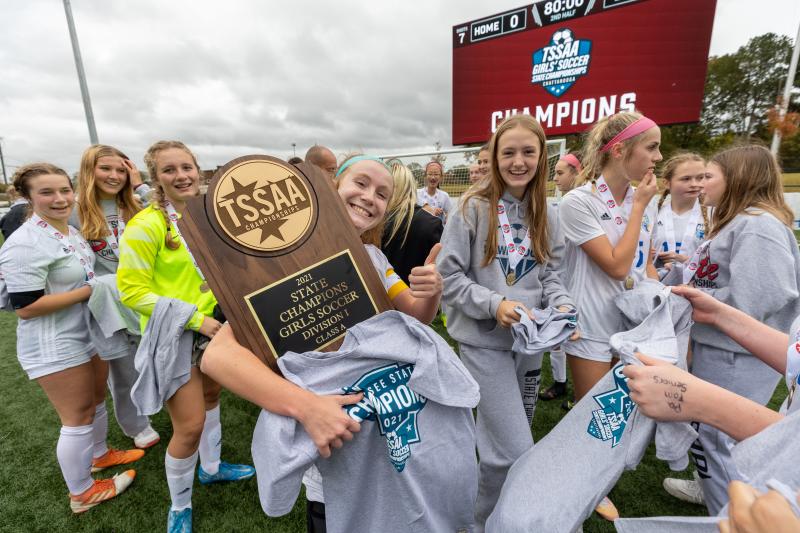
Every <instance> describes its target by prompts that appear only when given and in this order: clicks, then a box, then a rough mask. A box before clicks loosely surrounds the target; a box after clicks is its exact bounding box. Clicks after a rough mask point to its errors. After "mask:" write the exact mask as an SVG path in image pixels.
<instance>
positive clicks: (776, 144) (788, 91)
mask: <svg viewBox="0 0 800 533" xmlns="http://www.w3.org/2000/svg"><path fill="white" fill-rule="evenodd" d="M798 57H800V25H798V27H797V37H795V39H794V52H792V61H791V63H789V75H788V76H787V77H786V85H785V86H784V87H783V99H782V100H781V101H780V103H779V104H778V124H780V121H781V120H783V118H784V117H785V116H786V111H787V110H788V109H789V99H790V98H791V97H792V87H793V86H794V77H795V74H797V59H798ZM781 136H782V134H781V130H780V128H775V132H774V133H773V134H772V146H771V147H770V150H771V151H772V153H773V154H775V155H778V149H779V148H780V146H781Z"/></svg>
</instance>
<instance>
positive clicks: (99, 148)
mask: <svg viewBox="0 0 800 533" xmlns="http://www.w3.org/2000/svg"><path fill="white" fill-rule="evenodd" d="M114 156H116V157H120V158H122V159H128V156H126V155H125V154H124V153H122V152H121V151H119V150H117V149H116V148H114V147H113V146H108V145H105V144H93V145H92V146H90V147H89V148H87V149H86V150H85V151H84V152H83V155H82V156H81V165H80V170H79V171H78V220H80V222H81V233H82V234H83V236H84V237H85V238H86V239H87V240H93V241H96V240H100V239H102V238H103V237H105V236H106V235H109V234H110V233H111V231H110V230H109V229H108V224H107V222H106V216H105V214H104V213H103V208H102V207H101V206H100V191H99V189H98V187H97V180H96V178H95V175H94V169H95V167H96V166H97V162H98V161H99V160H100V158H101V157H114ZM126 176H127V179H126V181H125V186H124V187H123V188H122V190H121V191H119V192H118V193H117V196H116V198H115V199H114V200H115V202H116V204H117V207H118V208H119V210H120V212H121V214H122V220H124V221H125V222H126V223H127V222H128V221H129V220H130V219H131V218H133V215H135V214H136V213H138V212H139V211H141V210H142V204H141V203H140V202H139V201H138V200H137V199H136V197H135V196H134V195H133V186H132V185H131V176H130V173H129V172H127V171H126Z"/></svg>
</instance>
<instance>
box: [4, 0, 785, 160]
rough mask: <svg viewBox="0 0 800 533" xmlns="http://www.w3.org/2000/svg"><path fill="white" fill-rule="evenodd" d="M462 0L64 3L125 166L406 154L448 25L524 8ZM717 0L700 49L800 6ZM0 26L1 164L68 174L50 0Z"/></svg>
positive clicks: (78, 136)
mask: <svg viewBox="0 0 800 533" xmlns="http://www.w3.org/2000/svg"><path fill="white" fill-rule="evenodd" d="M523 4H524V2H507V1H505V0H503V1H501V2H499V3H494V4H492V5H491V6H489V5H487V4H486V3H485V2H481V1H479V0H464V1H462V2H442V1H434V2H428V3H417V2H406V3H403V4H389V3H382V2H370V3H366V2H357V1H355V0H342V1H340V2H336V3H332V2H310V1H295V2H288V1H270V2H259V1H256V0H228V1H226V2H211V1H207V0H195V1H189V0H173V1H171V2H162V1H158V0H139V1H137V2H121V1H116V2H115V1H110V2H102V1H96V0H95V1H90V0H72V7H73V14H74V17H75V23H76V26H77V30H78V35H79V39H80V44H81V49H82V53H83V59H84V64H85V68H86V73H87V77H88V83H89V88H90V92H91V97H92V103H93V108H94V114H95V119H96V122H97V129H98V133H99V136H100V140H101V142H104V143H107V144H112V145H114V146H118V147H119V148H121V149H122V150H123V151H125V152H126V153H128V154H129V155H130V156H131V157H132V158H134V160H136V161H140V160H141V156H142V154H143V153H144V151H145V150H146V148H147V146H149V145H150V144H151V143H152V142H154V141H156V140H158V139H162V138H177V139H181V140H183V141H184V142H186V143H187V144H188V145H189V146H191V147H192V148H193V149H194V150H195V151H196V153H197V155H198V158H199V160H200V162H201V165H202V166H204V167H207V168H213V167H214V166H216V165H220V164H224V163H225V162H227V161H228V160H229V159H231V158H233V157H237V156H240V155H244V154H247V153H253V152H262V153H263V152H266V153H271V154H274V155H276V156H279V157H287V156H288V155H291V143H296V145H297V152H298V154H299V155H302V154H304V153H305V150H306V149H307V148H308V147H309V146H310V145H312V144H314V143H320V144H325V145H328V146H331V147H332V148H333V149H334V151H335V152H336V153H342V152H345V151H348V150H352V149H365V150H369V151H378V152H407V151H414V150H419V149H431V148H432V146H433V143H434V142H436V141H440V142H441V143H442V144H443V145H444V146H448V145H449V144H450V142H451V138H450V121H451V114H452V111H451V91H452V87H451V79H452V77H451V76H452V75H451V72H450V68H451V57H452V50H451V37H450V28H451V27H452V26H453V25H455V24H459V23H462V22H466V21H469V20H472V19H476V18H480V17H483V16H486V15H489V14H491V13H494V12H499V11H502V10H505V9H511V8H516V7H519V6H520V5H523ZM749 5H750V4H749V3H747V4H746V3H745V2H744V0H725V1H724V2H723V1H720V2H718V5H717V10H718V12H717V22H716V25H715V32H714V37H713V40H712V53H715V54H719V53H726V52H730V51H733V50H735V49H736V48H737V47H738V46H740V45H742V44H744V43H745V42H746V40H747V39H748V38H749V37H752V36H754V35H757V34H760V33H764V32H765V31H775V32H778V33H783V34H789V35H794V32H795V31H796V27H794V25H795V24H796V23H797V20H798V18H800V7H798V5H797V4H796V1H795V0H775V1H774V2H772V3H771V6H772V9H773V11H774V12H780V13H782V15H785V16H781V17H761V18H760V20H761V22H758V24H761V25H762V26H763V27H762V26H758V27H754V26H753V24H755V23H756V22H757V21H755V20H754V19H752V17H749V18H748V17H747V13H748V12H749V11H748V10H749V9H750V7H748V6H749ZM3 22H4V24H3V32H0V64H2V65H3V71H2V74H0V137H3V151H4V154H5V155H6V160H7V163H8V164H9V165H12V166H13V165H19V164H22V163H25V162H29V161H33V160H48V161H52V162H54V163H56V164H59V165H61V166H64V167H65V168H66V169H67V170H69V171H70V172H73V171H74V170H75V169H76V168H77V165H78V160H79V158H80V154H81V152H82V151H83V149H84V148H85V147H86V146H87V145H88V143H89V141H88V133H87V128H86V123H85V120H84V115H83V106H82V103H81V97H80V91H79V88H78V83H77V78H76V75H75V65H74V63H73V58H72V50H71V48H70V43H69V35H68V33H67V27H66V21H65V17H64V11H63V7H62V5H61V2H59V1H57V0H26V1H25V2H13V3H12V2H7V3H6V5H4V8H3Z"/></svg>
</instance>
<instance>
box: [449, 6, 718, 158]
mask: <svg viewBox="0 0 800 533" xmlns="http://www.w3.org/2000/svg"><path fill="white" fill-rule="evenodd" d="M715 8H716V0H542V1H539V2H536V3H534V4H531V5H528V6H525V7H521V8H518V9H513V10H510V11H506V12H503V13H498V14H496V15H492V16H489V17H485V18H482V19H478V20H474V21H471V22H467V23H464V24H458V25H456V26H454V27H453V144H468V143H478V142H484V141H486V140H487V139H488V138H489V137H490V136H491V134H492V133H493V132H494V130H495V129H497V126H498V124H499V123H500V122H502V121H503V119H505V118H506V117H508V116H511V115H514V114H517V113H527V114H530V115H533V116H534V117H536V118H537V119H538V120H539V122H541V124H542V126H544V129H545V132H546V133H547V134H548V135H565V134H568V133H578V132H582V131H584V130H586V129H587V128H588V127H589V126H590V125H591V124H593V123H594V122H596V121H597V120H598V119H600V118H602V117H604V116H607V115H611V114H613V113H616V112H618V111H633V110H634V109H636V110H639V111H641V112H643V113H644V114H646V115H647V116H649V117H650V118H652V119H653V120H655V121H656V122H658V123H659V124H676V123H685V122H696V121H697V120H699V118H700V110H701V106H702V100H703V86H704V83H705V76H706V66H707V63H708V50H709V44H710V41H711V29H712V25H713V21H714V11H715Z"/></svg>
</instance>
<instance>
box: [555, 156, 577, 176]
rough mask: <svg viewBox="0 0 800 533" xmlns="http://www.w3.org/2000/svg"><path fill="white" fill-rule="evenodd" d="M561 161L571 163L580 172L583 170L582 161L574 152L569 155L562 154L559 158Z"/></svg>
mask: <svg viewBox="0 0 800 533" xmlns="http://www.w3.org/2000/svg"><path fill="white" fill-rule="evenodd" d="M559 161H564V162H566V163H567V164H569V166H571V167H572V168H574V169H575V170H577V171H578V172H580V171H581V162H580V161H579V160H578V158H577V157H575V156H574V155H572V154H567V155H563V156H561V159H559Z"/></svg>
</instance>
